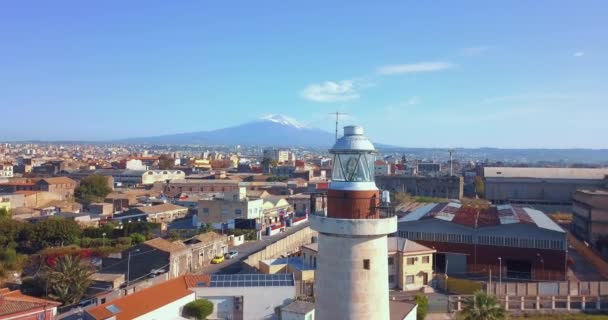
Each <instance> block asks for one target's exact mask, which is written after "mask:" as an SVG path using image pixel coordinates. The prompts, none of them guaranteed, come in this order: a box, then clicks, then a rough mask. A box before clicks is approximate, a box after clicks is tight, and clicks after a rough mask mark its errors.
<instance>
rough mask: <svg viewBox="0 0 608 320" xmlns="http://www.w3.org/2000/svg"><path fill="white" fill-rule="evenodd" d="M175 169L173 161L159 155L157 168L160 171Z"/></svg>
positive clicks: (163, 155) (166, 155)
mask: <svg viewBox="0 0 608 320" xmlns="http://www.w3.org/2000/svg"><path fill="white" fill-rule="evenodd" d="M173 167H175V159H173V158H171V156H170V155H168V154H161V155H160V157H158V168H159V169H160V170H167V169H173Z"/></svg>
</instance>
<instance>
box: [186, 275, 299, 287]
mask: <svg viewBox="0 0 608 320" xmlns="http://www.w3.org/2000/svg"><path fill="white" fill-rule="evenodd" d="M196 277H197V280H199V281H197V282H196V283H195V286H196V287H210V288H214V287H215V288H226V287H288V286H294V285H295V279H294V277H293V273H276V274H212V275H209V276H208V278H204V279H198V277H199V276H196ZM189 283H193V281H189Z"/></svg>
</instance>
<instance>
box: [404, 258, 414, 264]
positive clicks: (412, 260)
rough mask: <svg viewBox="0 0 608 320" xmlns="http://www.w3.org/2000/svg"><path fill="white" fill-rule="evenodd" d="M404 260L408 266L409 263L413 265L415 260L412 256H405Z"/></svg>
mask: <svg viewBox="0 0 608 320" xmlns="http://www.w3.org/2000/svg"><path fill="white" fill-rule="evenodd" d="M405 261H406V264H407V265H408V266H411V265H413V264H414V263H415V262H416V259H414V258H407V259H406V260H405Z"/></svg>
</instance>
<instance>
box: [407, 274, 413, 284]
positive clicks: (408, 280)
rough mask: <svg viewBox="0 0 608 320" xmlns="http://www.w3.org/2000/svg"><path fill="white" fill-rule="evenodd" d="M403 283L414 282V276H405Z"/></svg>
mask: <svg viewBox="0 0 608 320" xmlns="http://www.w3.org/2000/svg"><path fill="white" fill-rule="evenodd" d="M405 284H414V276H405Z"/></svg>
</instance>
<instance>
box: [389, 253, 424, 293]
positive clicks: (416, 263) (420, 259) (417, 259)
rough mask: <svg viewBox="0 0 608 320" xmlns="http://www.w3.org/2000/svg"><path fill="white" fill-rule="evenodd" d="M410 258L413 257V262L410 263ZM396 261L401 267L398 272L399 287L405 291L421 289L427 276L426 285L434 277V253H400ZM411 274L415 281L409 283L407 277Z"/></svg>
mask: <svg viewBox="0 0 608 320" xmlns="http://www.w3.org/2000/svg"><path fill="white" fill-rule="evenodd" d="M425 258H426V259H425ZM410 259H413V264H408V261H411V260H410ZM395 263H396V265H398V267H399V273H398V274H397V277H398V282H399V288H401V289H402V290H404V291H411V290H419V289H420V288H422V287H423V286H424V285H425V283H424V281H425V277H426V281H427V283H426V285H428V284H429V283H430V281H431V280H432V279H433V254H431V253H425V254H405V255H400V257H399V259H398V260H397V261H395ZM411 276H413V277H414V278H413V280H414V281H413V282H410V283H408V281H407V279H408V277H411Z"/></svg>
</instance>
